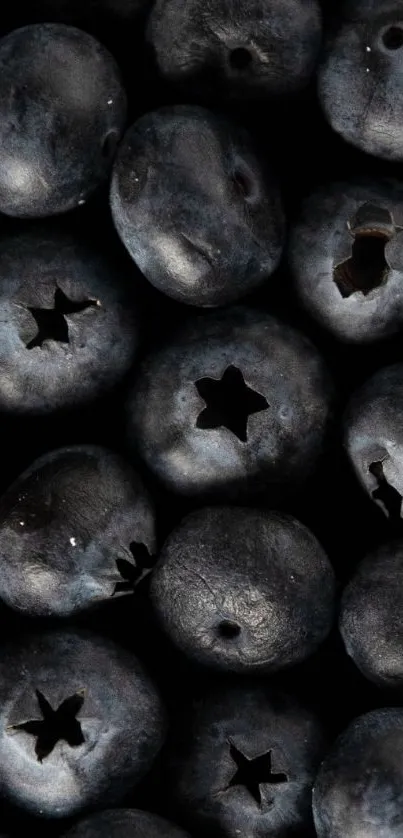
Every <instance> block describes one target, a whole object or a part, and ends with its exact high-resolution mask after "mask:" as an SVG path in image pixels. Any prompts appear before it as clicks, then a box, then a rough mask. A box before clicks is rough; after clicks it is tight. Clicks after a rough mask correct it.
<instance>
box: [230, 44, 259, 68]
mask: <svg viewBox="0 0 403 838" xmlns="http://www.w3.org/2000/svg"><path fill="white" fill-rule="evenodd" d="M252 61H253V58H252V53H251V52H250V50H248V49H246V47H237V48H236V49H233V50H231V52H230V56H229V62H230V64H231V67H232V69H233V70H238V72H242V71H243V70H247V69H248V67H250V65H251V64H252Z"/></svg>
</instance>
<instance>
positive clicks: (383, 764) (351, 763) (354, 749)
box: [313, 707, 403, 838]
mask: <svg viewBox="0 0 403 838" xmlns="http://www.w3.org/2000/svg"><path fill="white" fill-rule="evenodd" d="M402 747H403V710H402V709H401V708H392V707H391V708H389V707H388V708H382V709H381V710H374V711H372V712H371V713H367V714H366V715H365V716H361V717H360V718H358V719H355V721H354V722H352V724H351V725H350V726H349V727H348V728H347V730H346V731H345V732H344V733H343V734H342V735H341V736H340V737H339V739H338V740H337V741H336V743H335V745H334V746H333V748H332V750H331V752H330V754H329V755H328V756H327V757H326V759H325V761H324V763H323V764H322V766H321V769H320V771H319V775H318V777H317V780H316V783H315V787H314V792H313V812H314V819H315V826H316V831H317V835H318V838H347V836H348V838H361V836H362V838H401V836H402V834H403V832H402V831H403V765H402V759H401V753H402Z"/></svg>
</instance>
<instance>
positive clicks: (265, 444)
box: [127, 307, 332, 497]
mask: <svg viewBox="0 0 403 838" xmlns="http://www.w3.org/2000/svg"><path fill="white" fill-rule="evenodd" d="M331 403H332V387H331V383H330V381H329V377H328V373H327V370H326V367H325V365H324V363H323V361H322V359H321V357H320V356H319V354H318V353H317V351H316V349H315V348H314V346H313V345H312V344H311V342H310V341H309V340H308V339H307V338H305V337H304V336H303V335H302V334H300V333H299V332H297V331H295V330H294V329H293V328H291V327H290V326H288V325H286V324H285V323H282V322H280V321H279V320H277V319H276V318H274V317H272V316H270V315H268V314H266V313H265V312H263V311H261V312H258V311H254V310H252V309H247V308H241V307H239V308H236V309H226V310H225V311H222V312H219V313H214V314H210V315H206V316H199V317H197V318H194V319H192V320H191V321H190V322H189V323H188V324H187V325H186V327H185V328H184V329H183V330H182V331H181V333H180V334H178V335H177V336H176V337H175V338H174V339H172V340H171V342H170V343H168V344H167V345H166V346H165V347H164V348H163V349H162V350H160V351H158V352H154V353H153V354H151V355H150V356H149V357H147V358H146V359H145V361H144V363H143V365H142V367H141V369H140V371H139V374H138V377H137V379H136V380H135V381H134V382H133V385H132V389H131V392H130V394H129V399H128V403H127V428H128V436H129V441H130V443H131V444H132V445H133V446H136V447H137V448H138V450H139V452H140V454H141V456H142V457H143V458H144V460H145V461H146V463H147V465H148V467H149V468H150V469H151V470H152V471H153V472H154V473H155V474H156V475H157V476H158V478H159V479H160V480H161V481H162V482H163V483H164V484H165V486H167V487H169V488H170V489H171V490H173V491H175V492H178V493H180V494H184V495H192V496H195V497H200V496H203V495H209V494H215V495H223V496H227V497H228V496H235V495H239V494H244V493H245V492H250V491H255V490H256V489H261V488H263V487H267V486H268V485H269V486H270V485H271V486H276V487H277V488H280V487H284V486H287V485H289V484H290V483H295V482H298V481H300V480H302V479H304V477H306V475H307V474H308V473H309V472H311V471H312V470H313V468H314V467H315V464H316V462H317V459H318V457H319V455H320V454H321V451H322V446H323V440H324V436H325V432H326V429H327V426H328V421H329V417H330V414H331Z"/></svg>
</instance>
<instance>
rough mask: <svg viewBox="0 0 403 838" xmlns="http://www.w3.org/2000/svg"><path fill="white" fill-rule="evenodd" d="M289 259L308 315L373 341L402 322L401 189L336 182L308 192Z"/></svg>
mask: <svg viewBox="0 0 403 838" xmlns="http://www.w3.org/2000/svg"><path fill="white" fill-rule="evenodd" d="M288 261H289V265H290V269H291V272H292V276H293V282H294V287H295V290H296V292H297V294H298V296H299V298H300V300H301V302H302V304H303V305H304V307H305V308H306V310H307V311H308V312H309V314H310V315H311V316H312V317H313V318H314V319H315V320H316V321H317V322H318V323H319V324H320V325H321V326H322V327H323V328H324V329H326V330H327V331H329V332H331V333H332V334H333V335H334V336H335V337H336V338H338V339H339V340H341V341H344V342H347V343H356V344H358V343H372V342H374V341H377V340H381V339H382V338H387V337H389V336H391V335H394V334H395V333H397V332H398V331H399V330H400V329H401V327H402V323H403V187H402V185H401V184H400V183H399V182H398V181H395V180H391V179H390V180H386V179H385V180H379V181H370V180H369V179H366V180H364V179H361V180H356V181H350V182H349V183H342V182H340V183H332V184H329V185H328V186H326V187H323V188H322V189H320V190H319V191H318V192H316V193H314V194H312V195H311V196H309V197H308V198H307V199H306V200H305V202H304V204H303V207H302V210H301V213H300V218H299V220H298V221H297V222H296V224H295V226H294V229H293V230H292V232H291V237H290V243H289V250H288Z"/></svg>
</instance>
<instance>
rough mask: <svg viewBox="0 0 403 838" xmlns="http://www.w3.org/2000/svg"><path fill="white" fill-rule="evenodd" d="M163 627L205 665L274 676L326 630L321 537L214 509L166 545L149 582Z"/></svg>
mask: <svg viewBox="0 0 403 838" xmlns="http://www.w3.org/2000/svg"><path fill="white" fill-rule="evenodd" d="M151 598H152V602H153V604H154V607H155V609H156V612H157V615H158V618H159V621H160V623H161V625H162V627H163V628H164V630H165V631H166V632H167V633H168V634H169V636H170V637H171V638H172V640H173V641H174V642H175V644H176V645H177V646H178V647H179V648H180V649H181V650H182V651H183V652H185V654H187V655H188V656H189V657H191V658H193V659H194V660H196V661H198V662H199V663H203V664H207V665H209V666H214V667H217V668H219V669H223V670H230V671H234V672H239V673H245V674H246V673H251V672H255V671H256V672H258V671H264V672H273V671H275V670H278V669H281V668H283V667H286V666H290V665H292V664H295V663H298V662H299V661H301V660H303V659H304V658H306V657H307V656H308V655H310V654H311V653H312V652H314V651H315V649H316V648H317V647H318V646H319V644H320V643H321V642H322V641H323V640H324V638H325V637H326V635H327V633H328V632H329V630H330V628H331V625H332V619H333V608H334V578H333V571H332V568H331V566H330V564H329V562H328V560H327V558H326V555H325V553H324V552H323V550H322V548H321V546H320V545H319V543H318V542H317V540H316V538H315V537H314V536H313V535H312V533H311V532H309V530H307V529H306V527H304V526H303V525H302V524H300V523H299V521H297V520H296V519H295V518H291V517H290V516H288V515H284V514H280V513H278V512H264V511H259V510H253V509H242V508H235V507H233V508H232V507H210V508H205V509H201V510H199V511H198V512H194V513H192V514H190V515H188V516H187V518H185V519H184V520H183V521H182V523H181V524H180V525H179V526H178V527H177V528H176V530H174V531H173V533H171V535H170V536H169V538H168V540H167V541H166V543H165V545H164V547H163V549H162V552H161V555H160V559H159V561H158V564H157V566H156V569H155V571H154V574H153V577H152V583H151Z"/></svg>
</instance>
